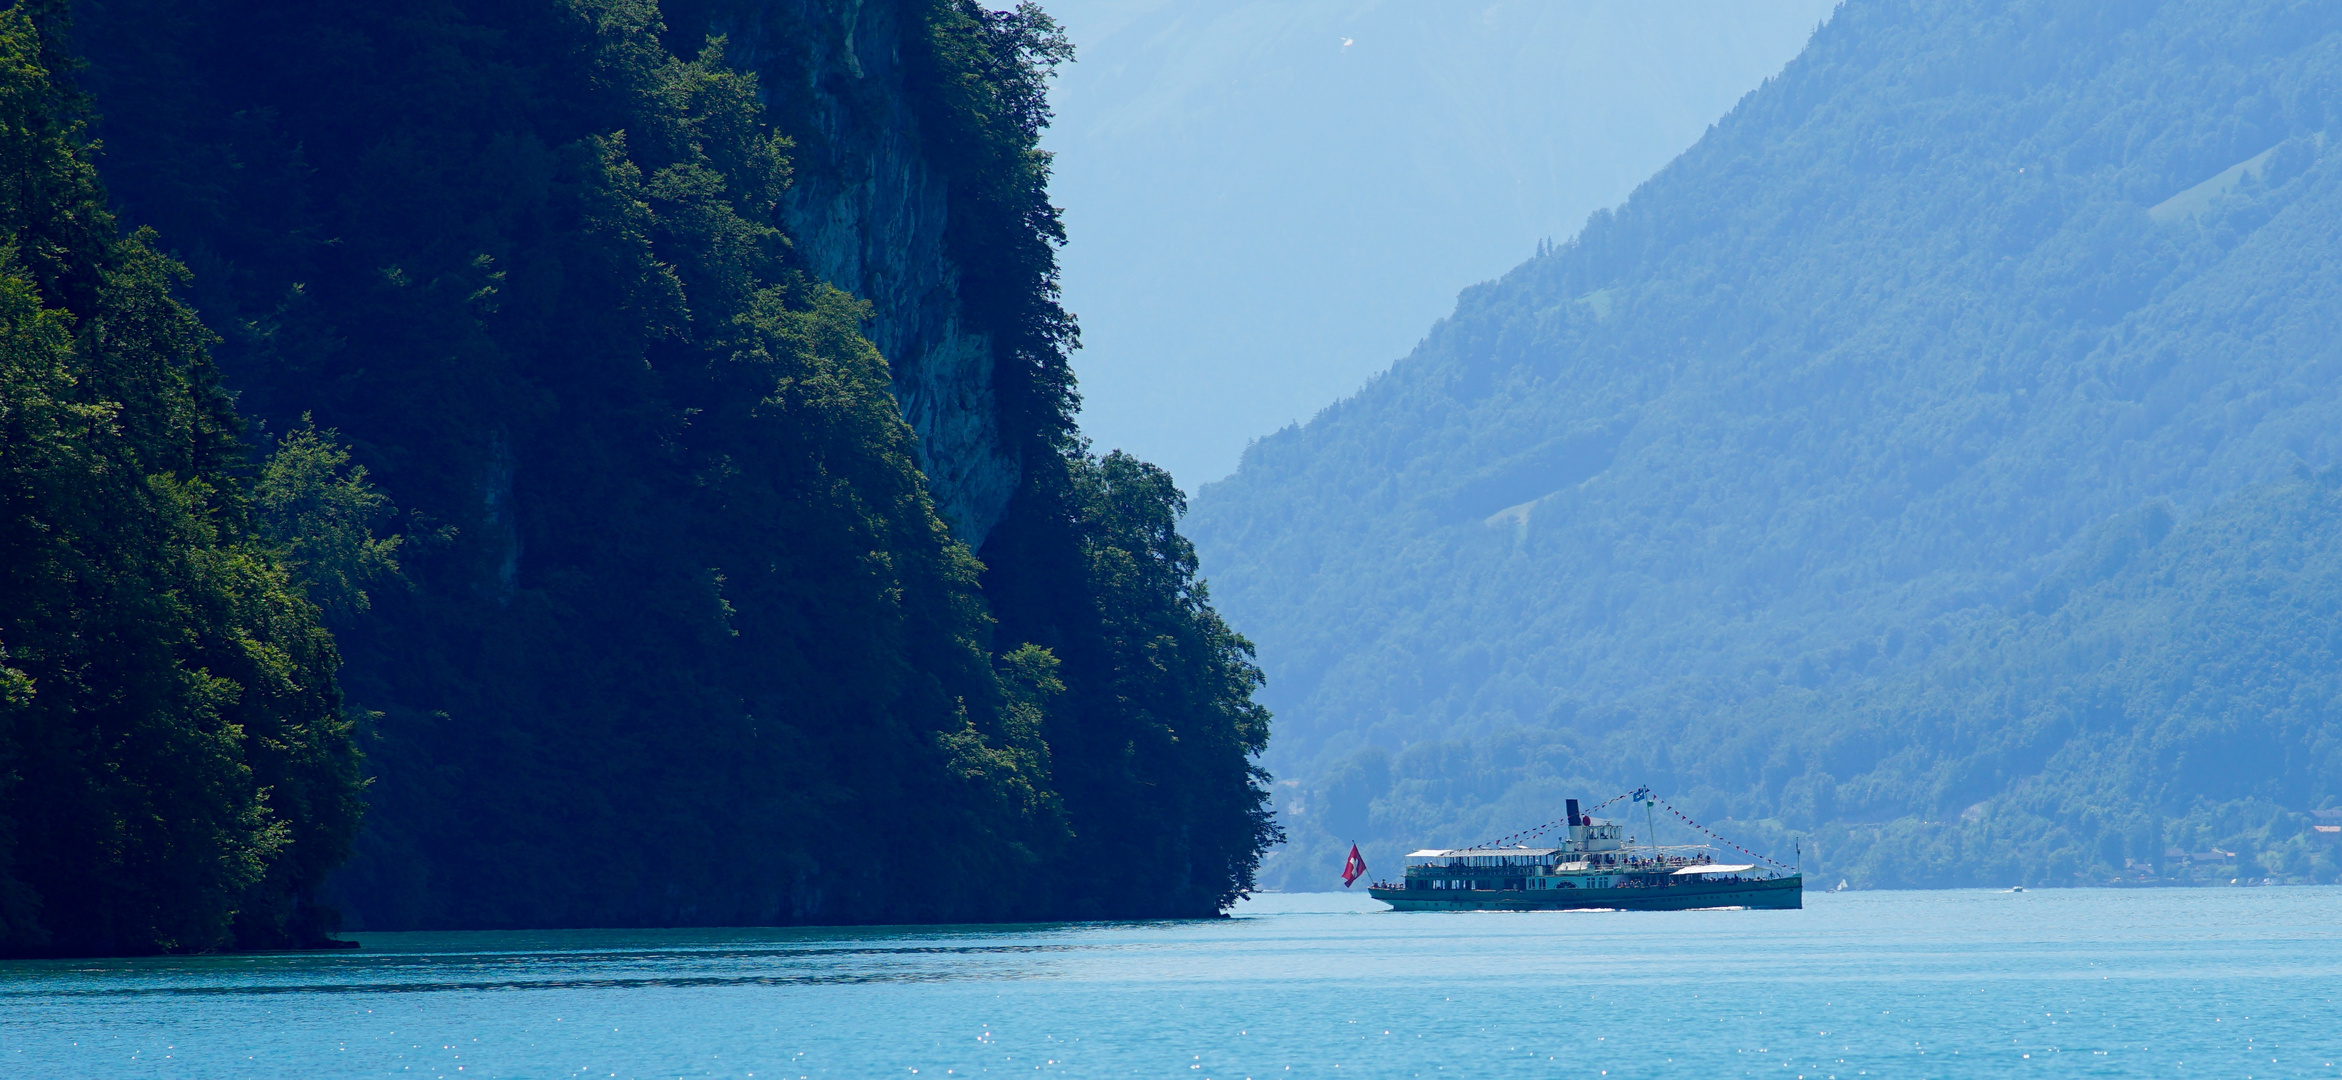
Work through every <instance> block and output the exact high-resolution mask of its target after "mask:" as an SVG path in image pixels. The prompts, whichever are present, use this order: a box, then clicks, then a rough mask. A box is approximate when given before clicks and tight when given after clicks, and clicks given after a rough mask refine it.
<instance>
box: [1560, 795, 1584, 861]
mask: <svg viewBox="0 0 2342 1080" xmlns="http://www.w3.org/2000/svg"><path fill="white" fill-rule="evenodd" d="M1564 801H1566V802H1567V803H1568V804H1569V805H1568V806H1567V808H1566V809H1567V810H1568V813H1569V838H1570V841H1571V843H1570V845H1569V846H1570V849H1571V850H1573V851H1584V850H1585V849H1586V848H1585V842H1586V819H1585V818H1583V817H1580V816H1578V801H1577V800H1576V799H1568V800H1564Z"/></svg>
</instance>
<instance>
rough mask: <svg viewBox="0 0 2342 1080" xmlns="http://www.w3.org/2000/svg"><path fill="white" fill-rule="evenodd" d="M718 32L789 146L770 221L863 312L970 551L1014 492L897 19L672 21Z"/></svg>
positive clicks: (849, 1) (789, 1)
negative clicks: (777, 212)
mask: <svg viewBox="0 0 2342 1080" xmlns="http://www.w3.org/2000/svg"><path fill="white" fill-rule="evenodd" d="M694 18H698V19H701V20H704V21H702V22H700V23H699V25H704V26H708V27H712V28H713V30H714V32H715V33H717V34H721V35H723V36H725V37H726V38H727V40H728V44H729V48H728V49H727V50H726V51H727V54H728V58H729V59H730V60H731V62H732V63H734V64H736V65H739V66H741V67H743V68H746V69H750V70H754V71H755V72H756V73H757V75H758V77H759V78H760V79H761V80H762V82H763V89H764V92H765V94H766V96H767V99H768V101H769V102H771V103H772V104H773V106H774V107H773V108H772V109H771V116H772V118H773V121H774V122H775V123H776V124H777V125H779V126H780V127H782V128H783V129H784V130H785V131H786V132H787V133H788V134H789V136H790V137H791V138H792V139H793V140H795V142H796V149H795V152H794V155H793V156H794V166H795V175H794V178H793V182H792V183H791V185H790V188H789V190H788V193H787V194H786V196H785V197H784V199H783V202H782V214H783V219H784V222H785V225H786V227H787V228H788V230H789V233H790V236H791V239H792V241H793V242H794V244H795V246H796V251H797V255H798V257H799V258H801V259H802V260H803V261H804V264H805V266H806V267H807V268H808V269H810V270H811V271H812V272H813V273H815V274H817V275H819V276H820V277H821V278H822V279H823V280H825V281H828V282H829V283H831V284H833V285H836V286H837V287H839V288H841V289H844V290H846V291H848V292H850V293H853V294H854V295H855V296H858V297H861V298H863V299H864V300H867V301H869V302H870V305H871V313H870V318H869V320H868V322H867V323H866V325H865V332H866V333H867V334H868V335H869V337H870V340H871V341H872V342H873V343H874V344H876V345H877V346H878V348H879V352H880V353H881V354H883V355H884V356H885V357H886V358H887V362H888V364H889V365H890V366H891V368H892V369H893V372H894V380H895V396H896V398H897V399H898V400H899V401H900V402H901V404H902V410H903V418H904V419H905V420H907V421H909V423H910V425H911V428H912V430H914V431H915V432H917V433H918V437H919V439H918V460H919V466H920V468H921V469H922V470H924V471H925V472H926V474H927V480H928V484H929V486H930V489H931V491H932V492H933V494H934V497H935V503H936V508H937V509H938V510H939V511H940V512H941V513H942V514H943V517H944V520H946V521H948V522H950V524H951V527H952V532H953V533H954V535H956V536H958V537H959V538H960V539H961V540H963V541H965V542H966V543H967V544H968V546H969V547H971V548H981V547H982V546H983V544H984V539H985V537H986V536H987V535H989V534H990V533H991V531H992V527H993V526H994V525H996V524H998V523H999V521H1000V517H1001V515H1002V514H1003V513H1004V512H1006V510H1007V508H1008V500H1009V497H1010V496H1011V495H1013V494H1015V492H1016V487H1017V482H1018V480H1019V479H1020V476H1021V472H1020V470H1019V468H1018V462H1017V457H1016V455H1015V453H1014V452H1013V451H1012V450H1011V449H1009V448H1008V447H1007V446H1006V445H1005V442H1004V440H1003V439H1002V437H1001V432H1000V424H999V410H998V403H997V401H996V399H995V396H994V394H993V347H992V341H991V339H990V337H989V336H987V335H985V334H981V333H978V332H975V331H973V330H971V329H970V328H968V327H967V326H966V324H965V321H964V319H963V317H962V314H961V308H960V292H959V281H960V274H959V269H958V267H957V266H956V265H954V263H953V262H952V260H951V258H950V256H949V254H948V253H947V252H946V250H945V246H944V230H945V227H946V226H947V225H948V223H949V217H950V211H949V205H948V201H947V196H948V192H949V187H948V181H947V180H946V179H945V178H944V177H942V176H941V175H939V174H938V173H937V172H936V170H935V169H934V168H933V166H932V165H931V164H930V163H929V162H928V160H927V159H926V158H925V156H924V155H923V152H922V149H921V146H920V140H919V124H918V120H917V118H916V117H915V116H914V115H913V111H912V107H911V103H910V100H909V90H908V87H907V86H906V73H905V71H904V65H903V55H902V47H901V42H902V35H903V34H904V33H906V32H909V28H908V27H907V26H906V24H905V21H904V17H903V12H902V11H901V10H900V8H899V7H898V6H897V5H896V4H894V3H892V2H889V0H877V2H865V0H777V2H765V3H758V2H753V0H744V2H736V3H730V4H719V5H713V6H711V7H710V8H708V9H706V10H705V11H701V12H694V11H689V10H685V9H681V8H678V9H677V13H676V15H675V16H674V17H673V19H672V21H673V22H674V23H675V24H677V25H691V23H690V21H689V20H692V19H694Z"/></svg>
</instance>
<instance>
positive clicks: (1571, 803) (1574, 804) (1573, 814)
mask: <svg viewBox="0 0 2342 1080" xmlns="http://www.w3.org/2000/svg"><path fill="white" fill-rule="evenodd" d="M1563 802H1565V803H1567V804H1568V805H1567V807H1566V809H1567V810H1568V811H1569V824H1570V827H1571V828H1573V829H1574V828H1576V827H1578V826H1579V825H1582V824H1585V823H1584V822H1582V821H1579V820H1578V801H1577V800H1576V799H1565V800H1563Z"/></svg>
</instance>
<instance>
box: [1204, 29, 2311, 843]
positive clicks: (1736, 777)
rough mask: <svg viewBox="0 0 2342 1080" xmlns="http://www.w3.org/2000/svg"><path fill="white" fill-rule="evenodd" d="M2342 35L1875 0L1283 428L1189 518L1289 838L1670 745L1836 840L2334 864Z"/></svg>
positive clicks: (1380, 826)
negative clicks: (1253, 675) (1664, 160)
mask: <svg viewBox="0 0 2342 1080" xmlns="http://www.w3.org/2000/svg"><path fill="white" fill-rule="evenodd" d="M2337 56H2342V11H2338V10H2337V9H2335V8H2334V7H2332V6H2331V5H2317V4H2299V3H2291V2H2285V0H2220V2H2217V3H2184V4H2183V3H2104V2H2098V0H1848V2H1847V3H1845V4H1843V5H1841V6H1840V7H1839V8H1838V10H1837V11H1836V13H1835V14H1834V15H1833V16H1832V17H1831V19H1830V21H1829V22H1828V24H1827V25H1826V26H1824V27H1823V28H1822V29H1821V30H1819V31H1818V32H1816V34H1815V35H1814V37H1813V39H1812V41H1811V43H1810V44H1809V45H1808V47H1807V48H1806V50H1805V51H1804V53H1803V54H1801V55H1800V56H1799V57H1798V58H1797V59H1796V60H1794V61H1792V62H1791V63H1790V64H1789V65H1788V67H1787V68H1786V69H1785V70H1784V71H1783V72H1782V73H1781V74H1780V75H1779V76H1778V77H1777V78H1775V79H1773V80H1771V81H1769V82H1768V83H1767V84H1766V85H1765V86H1763V87H1762V88H1760V89H1758V90H1756V91H1754V92H1752V93H1751V94H1750V95H1749V96H1748V97H1747V98H1746V99H1744V100H1743V101H1742V102H1741V103H1740V105H1739V106H1738V107H1737V108H1736V109H1735V110H1734V111H1733V112H1732V113H1731V114H1730V115H1728V116H1727V117H1725V118H1724V119H1723V120H1721V121H1720V122H1719V123H1717V124H1716V126H1715V127H1714V128H1713V129H1711V130H1710V131H1709V132H1708V134H1707V135H1706V137H1705V138H1703V139H1702V140H1701V141H1700V142H1699V143H1698V144H1697V145H1696V146H1694V147H1693V148H1692V149H1691V150H1689V151H1687V152H1686V153H1685V154H1684V155H1683V156H1682V157H1681V158H1679V159H1677V160H1676V161H1675V162H1674V163H1672V164H1671V165H1669V166H1668V167H1667V168H1665V169H1663V170H1661V171H1660V172H1659V173H1658V174H1657V175H1656V176H1654V177H1652V178H1651V179H1650V180H1649V181H1648V182H1647V183H1645V184H1644V185H1643V186H1642V187H1641V188H1640V189H1638V190H1637V192H1636V193H1635V194H1634V196H1633V197H1632V198H1630V199H1629V200H1627V201H1626V203H1625V204H1623V205H1622V206H1620V207H1618V208H1616V209H1615V210H1614V211H1608V212H1604V213H1601V214H1597V215H1595V216H1594V217H1593V219H1592V220H1590V221H1588V222H1587V223H1586V225H1585V227H1584V229H1583V230H1582V231H1581V232H1579V233H1578V234H1577V235H1576V236H1575V237H1573V238H1570V239H1568V240H1567V241H1566V242H1564V243H1560V244H1553V245H1546V246H1544V247H1543V248H1542V250H1540V251H1539V252H1538V253H1537V255H1536V257H1534V258H1531V259H1529V260H1528V261H1526V262H1524V263H1522V264H1521V265H1520V266H1519V267H1517V268H1515V269H1514V270H1512V271H1511V272H1509V273H1507V274H1506V275H1504V276H1503V277H1502V278H1500V279H1498V280H1496V281H1492V282H1488V283H1485V284H1481V285H1477V286H1474V287H1472V288H1470V289H1467V290H1465V292H1464V293H1463V295H1462V296H1461V298H1460V299H1459V302H1458V304H1457V306H1456V309H1455V312H1454V314H1453V315H1452V316H1451V317H1449V318H1448V319H1446V320H1443V321H1442V322H1440V323H1439V324H1437V325H1436V326H1434V327H1432V328H1431V330H1430V332H1429V334H1428V335H1427V336H1426V337H1425V339H1424V340H1423V342H1422V344H1421V345H1420V346H1419V347H1418V348H1417V349H1416V350H1415V351H1414V352H1413V353H1412V354H1410V355H1409V356H1407V357H1406V358H1405V359H1403V360H1401V361H1400V362H1398V363H1397V364H1396V365H1395V366H1394V367H1393V368H1392V369H1391V370H1390V371H1389V372H1388V373H1387V374H1386V375H1384V376H1382V377H1380V378H1378V379H1376V380H1375V381H1373V382H1371V383H1370V384H1368V385H1367V386H1366V387H1365V388H1364V389H1362V390H1361V391H1360V392H1359V393H1358V394H1356V395H1355V396H1353V397H1352V398H1350V399H1348V400H1346V401H1343V402H1341V403H1339V404H1337V405H1335V406H1333V407H1331V408H1328V409H1327V410H1326V411H1325V412H1323V413H1322V414H1320V415H1319V416H1317V417H1316V418H1315V419H1314V420H1312V421H1311V422H1310V423H1308V424H1306V425H1300V426H1297V427H1294V428H1291V429H1288V430H1285V431H1281V432H1278V433H1275V434H1273V435H1270V436H1268V437H1265V438H1263V439H1261V440H1260V441H1259V442H1258V443H1256V444H1255V445H1254V446H1252V447H1251V449H1250V450H1249V451H1248V452H1247V454H1246V457H1245V460H1244V465H1243V467H1242V469H1241V470H1240V471H1239V472H1238V473H1237V475H1236V476H1235V477H1233V478H1232V479H1230V480H1228V481H1226V482H1225V483H1223V484H1218V485H1214V486H1211V487H1207V488H1205V489H1204V490H1203V491H1202V492H1201V493H1200V494H1199V496H1198V499H1197V510H1196V515H1195V517H1194V518H1193V519H1192V524H1193V529H1194V534H1195V535H1196V536H1197V538H1198V544H1199V546H1200V547H1201V548H1202V550H1203V551H1204V554H1205V567H1206V569H1207V571H1208V572H1209V573H1210V574H1211V577H1212V581H1213V584H1214V586H1215V590H1216V591H1215V596H1216V597H1218V599H1219V600H1220V602H1221V603H1222V604H1223V606H1224V608H1225V609H1226V610H1228V611H1229V612H1230V613H1231V616H1232V617H1233V618H1235V619H1237V620H1238V621H1239V622H1240V623H1241V624H1242V625H1244V626H1246V627H1247V629H1248V632H1250V633H1252V634H1253V635H1255V639H1256V640H1258V641H1260V642H1261V646H1262V650H1263V655H1264V656H1265V657H1268V658H1269V660H1270V663H1269V664H1268V673H1269V675H1270V679H1271V681H1270V691H1269V693H1270V697H1269V698H1268V702H1269V704H1270V705H1271V706H1272V707H1274V708H1276V710H1277V712H1278V714H1279V724H1280V728H1279V733H1278V745H1279V749H1278V750H1277V751H1276V752H1275V753H1274V754H1273V755H1272V761H1273V762H1274V763H1275V764H1276V765H1277V766H1278V771H1279V772H1280V773H1281V774H1284V775H1287V776H1290V777H1292V778H1293V780H1294V781H1296V783H1295V784H1294V786H1292V787H1291V788H1289V789H1287V791H1288V792H1289V793H1290V797H1289V798H1287V799H1284V800H1282V801H1283V802H1284V805H1285V808H1286V809H1287V810H1288V811H1291V812H1293V813H1292V816H1291V817H1290V818H1289V820H1290V821H1291V822H1293V823H1294V831H1295V834H1296V838H1297V840H1299V841H1302V842H1303V843H1299V844H1297V845H1296V846H1297V847H1301V848H1303V852H1302V853H1301V854H1299V855H1297V856H1295V857H1294V862H1295V866H1294V869H1293V870H1291V871H1290V872H1289V873H1290V876H1280V875H1282V874H1284V873H1285V872H1278V873H1276V874H1272V876H1271V879H1270V880H1272V881H1278V882H1295V883H1299V882H1309V881H1324V880H1327V879H1328V878H1329V877H1330V875H1331V874H1332V873H1333V871H1334V869H1335V868H1336V867H1338V866H1339V864H1340V857H1341V855H1342V853H1344V852H1345V851H1346V850H1347V841H1349V840H1353V839H1362V840H1364V841H1366V843H1367V849H1368V853H1369V855H1370V857H1371V858H1373V860H1374V861H1376V862H1377V863H1378V864H1381V863H1383V862H1385V861H1386V860H1387V859H1389V858H1390V857H1391V856H1393V855H1395V854H1396V853H1398V852H1401V851H1404V850H1406V849H1407V846H1409V845H1412V846H1422V845H1439V844H1455V843H1464V842H1470V841H1474V840H1479V839H1485V838H1487V837H1489V836H1495V835H1501V834H1503V833H1505V832H1509V831H1511V829H1512V828H1514V827H1517V825H1519V824H1524V823H1533V822H1536V821H1543V820H1549V819H1551V818H1552V817H1554V816H1555V815H1554V814H1553V813H1551V812H1550V807H1551V806H1552V805H1553V803H1554V802H1555V801H1557V800H1558V799H1559V798H1560V797H1562V796H1565V795H1571V794H1592V795H1593V796H1594V797H1597V798H1600V797H1606V796H1607V795H1609V794H1611V793H1612V792H1615V791H1621V790H1626V789H1629V788H1632V787H1634V786H1636V785H1638V784H1646V783H1647V784H1651V785H1653V786H1654V787H1657V788H1659V789H1661V790H1664V791H1668V792H1671V793H1672V795H1671V798H1673V799H1674V800H1676V801H1677V802H1678V803H1679V804H1683V805H1686V806H1687V807H1688V808H1689V809H1690V810H1692V811H1693V812H1694V813H1696V814H1698V815H1700V816H1703V817H1705V818H1707V819H1709V820H1716V819H1732V820H1734V821H1735V825H1734V826H1733V828H1734V829H1736V830H1738V831H1741V832H1742V833H1743V834H1744V835H1747V836H1750V837H1754V838H1761V839H1763V840H1764V841H1765V842H1767V843H1770V844H1776V845H1778V846H1779V847H1781V848H1782V849H1787V848H1788V846H1789V844H1790V843H1791V839H1790V837H1791V834H1792V833H1796V832H1803V833H1804V834H1805V835H1806V836H1807V837H1808V843H1807V844H1806V846H1805V852H1806V855H1807V857H1808V863H1807V866H1808V868H1809V869H1811V868H1814V867H1817V866H1818V867H1819V869H1820V871H1821V872H1823V873H1826V874H1828V875H1830V881H1831V882H1832V883H1834V882H1835V880H1836V878H1838V877H1839V876H1844V877H1847V878H1849V879H1850V880H1851V881H1852V883H1853V884H1855V885H1857V886H1862V885H1874V886H1875V885H1974V884H2011V883H2017V882H2028V881H2029V882H2036V883H2040V882H2049V883H2067V884H2071V883H2076V882H2083V883H2093V882H2094V883H2104V882H2108V881H2112V880H2118V879H2120V880H2141V879H2152V880H2159V881H2171V880H2177V879H2181V878H2187V877H2189V876H2190V875H2191V874H2193V873H2194V871H2190V870H2188V869H2186V868H2187V867H2190V866H2194V865H2196V864H2198V863H2199V862H2201V863H2204V864H2205V865H2204V869H2203V871H2202V875H2203V876H2208V875H2209V874H2210V873H2211V872H2213V871H2214V870H2216V869H2217V870H2219V873H2218V877H2219V879H2220V880H2223V881H2226V880H2229V879H2231V878H2235V879H2246V878H2257V877H2279V878H2291V879H2294V880H2313V879H2315V880H2332V879H2334V877H2335V876H2336V875H2337V874H2342V857H2338V856H2342V851H2338V850H2337V848H2336V847H2335V845H2334V843H2333V840H2334V836H2335V834H2333V833H2324V832H2319V831H2316V830H2315V829H2314V828H2313V826H2314V825H2315V824H2317V823H2318V821H2319V820H2320V819H2317V818H2315V817H2313V816H2312V815H2313V813H2314V812H2316V811H2320V810H2330V809H2333V808H2335V807H2336V806H2337V805H2338V804H2342V787H2337V785H2336V783H2335V780H2334V777H2335V775H2336V768H2337V766H2338V765H2342V761H2338V760H2337V758H2336V754H2337V752H2338V748H2342V741H2338V740H2337V738H2336V735H2337V729H2336V727H2335V717H2336V716H2337V709H2342V699H2338V698H2337V697H2336V691H2335V687H2336V685H2337V683H2336V677H2337V674H2342V669H2338V668H2337V666H2336V660H2335V656H2336V654H2335V652H2334V645H2333V633H2334V629H2333V628H2334V625H2335V624H2334V621H2333V612H2334V611H2335V605H2336V603H2337V600H2338V595H2337V593H2336V592H2335V591H2334V587H2333V581H2332V578H2331V575H2330V574H2329V573H2328V572H2327V571H2326V570H2325V568H2324V566H2325V556H2324V555H2322V554H2321V553H2320V552H2321V550H2322V549H2323V547H2324V545H2325V543H2326V539H2325V538H2327V537H2329V536H2331V527H2332V526H2331V515H2332V512H2333V511H2332V500H2331V495H2330V492H2331V490H2332V480H2331V478H2330V474H2329V473H2328V472H2327V470H2331V469H2333V468H2335V467H2336V466H2337V465H2342V442H2338V441H2337V432H2342V405H2338V402H2342V367H2338V366H2337V364H2336V354H2335V350H2334V343H2335V341H2336V340H2337V337H2336V330H2337V324H2336V318H2335V313H2336V312H2337V311H2338V310H2342V307H2338V306H2337V303H2336V301H2337V297H2336V295H2335V283H2336V281H2337V280H2338V279H2337V276H2336V273H2335V268H2336V266H2337V265H2342V158H2337V157H2336V153H2335V151H2336V146H2337V144H2336V142H2335V134H2336V132H2337V131H2342V128H2338V127H2337V126H2336V124H2337V116H2336V112H2335V110H2336V102H2338V101H2342V65H2337V63H2336V58H2337ZM2155 522H2161V523H2162V524H2161V525H2160V526H2157V527H2153V528H2150V527H2149V526H2150V525H2152V524H2153V523H2155ZM1668 838H1669V836H1668V834H1666V833H1665V831H1664V829H1663V830H1662V839H1668ZM1674 838H1675V839H1684V840H1689V839H1691V837H1689V836H1677V837H1674ZM1816 838H1818V840H1819V841H1820V844H1819V849H1820V855H1819V856H1818V857H1816V855H1815V851H1816V846H1815V844H1814V843H1813V842H1812V841H1813V840H1814V839H1816ZM2173 849H2179V850H2181V851H2182V852H2184V856H2173V855H2171V854H2170V853H2171V852H2172V850H2173ZM2222 853H2229V854H2226V855H2224V854H2222ZM2199 856H2201V857H2202V858H2201V859H2199V858H2198V857H2199ZM1285 859H1286V857H1285V856H1283V855H1280V856H1278V860H1279V861H1278V862H1276V863H1272V864H1271V865H1272V869H1273V868H1274V867H1276V866H1278V865H1282V864H1283V862H1284V860H1285ZM2222 868H2224V869H2222Z"/></svg>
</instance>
